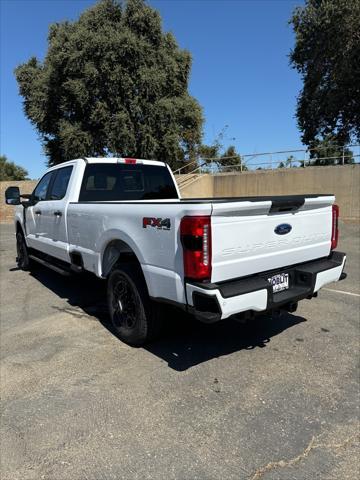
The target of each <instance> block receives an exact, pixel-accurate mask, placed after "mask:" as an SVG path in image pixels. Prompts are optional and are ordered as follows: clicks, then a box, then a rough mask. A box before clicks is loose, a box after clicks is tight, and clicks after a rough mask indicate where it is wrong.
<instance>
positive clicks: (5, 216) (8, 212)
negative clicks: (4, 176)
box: [0, 180, 37, 223]
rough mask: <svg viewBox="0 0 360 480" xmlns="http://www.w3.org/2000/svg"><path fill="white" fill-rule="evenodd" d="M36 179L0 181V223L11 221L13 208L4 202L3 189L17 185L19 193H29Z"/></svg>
mask: <svg viewBox="0 0 360 480" xmlns="http://www.w3.org/2000/svg"><path fill="white" fill-rule="evenodd" d="M36 183H37V180H36V181H35V180H26V181H23V182H14V181H6V182H0V223H11V222H12V221H13V218H14V208H15V207H13V206H11V205H6V203H5V190H6V189H7V188H8V187H19V188H20V192H21V193H31V192H32V191H33V190H34V188H35V185H36Z"/></svg>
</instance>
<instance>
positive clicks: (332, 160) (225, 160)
mask: <svg viewBox="0 0 360 480" xmlns="http://www.w3.org/2000/svg"><path fill="white" fill-rule="evenodd" d="M334 147H335V148H334ZM328 150H332V152H326V149H325V148H324V147H323V146H322V147H320V148H318V149H317V148H311V149H296V150H281V151H277V152H265V153H251V154H246V155H241V156H240V161H239V162H237V163H235V164H231V162H229V161H231V160H235V159H239V156H236V157H214V158H201V159H200V160H195V161H193V162H190V163H187V164H186V165H184V166H183V167H181V168H179V169H177V170H175V172H174V173H175V174H186V176H188V175H193V174H201V173H210V174H215V173H222V172H233V171H240V172H242V171H247V170H268V169H275V168H306V167H310V166H321V165H327V164H336V165H344V164H347V163H360V145H359V144H352V145H345V146H343V147H339V146H336V145H330V146H329V147H328ZM334 150H337V151H336V152H335V153H334Z"/></svg>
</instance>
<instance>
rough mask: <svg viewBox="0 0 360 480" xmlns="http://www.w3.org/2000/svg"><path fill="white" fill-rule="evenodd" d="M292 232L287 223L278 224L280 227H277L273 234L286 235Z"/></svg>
mask: <svg viewBox="0 0 360 480" xmlns="http://www.w3.org/2000/svg"><path fill="white" fill-rule="evenodd" d="M291 230H292V226H291V225H289V224H288V223H280V225H278V226H277V227H276V228H275V230H274V232H275V233H276V234H277V235H286V234H287V233H290V232H291Z"/></svg>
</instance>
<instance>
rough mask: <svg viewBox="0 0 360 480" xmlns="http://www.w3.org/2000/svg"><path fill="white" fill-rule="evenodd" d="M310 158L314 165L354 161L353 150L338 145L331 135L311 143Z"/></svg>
mask: <svg viewBox="0 0 360 480" xmlns="http://www.w3.org/2000/svg"><path fill="white" fill-rule="evenodd" d="M310 158H311V159H312V160H313V161H312V162H311V164H313V165H337V164H342V163H354V156H353V152H352V151H351V150H350V149H349V148H346V147H341V146H339V145H337V144H336V143H335V138H334V137H333V136H331V135H328V136H327V137H326V138H324V139H322V140H315V141H314V142H312V143H311V150H310Z"/></svg>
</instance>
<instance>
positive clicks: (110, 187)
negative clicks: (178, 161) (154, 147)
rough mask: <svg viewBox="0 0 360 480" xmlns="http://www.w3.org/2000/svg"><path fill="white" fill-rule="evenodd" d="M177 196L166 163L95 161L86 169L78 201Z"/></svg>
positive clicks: (169, 197) (149, 198)
mask: <svg viewBox="0 0 360 480" xmlns="http://www.w3.org/2000/svg"><path fill="white" fill-rule="evenodd" d="M173 198H178V195H177V191H176V189H175V185H174V182H173V180H172V177H171V175H170V172H169V170H168V169H167V168H166V167H160V166H155V165H142V164H134V165H127V164H122V163H111V164H110V163H107V164H101V163H92V164H88V165H87V166H86V169H85V173H84V178H83V182H82V186H81V191H80V197H79V201H82V202H91V201H92V202H96V201H98V202H101V201H116V200H157V199H173Z"/></svg>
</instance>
